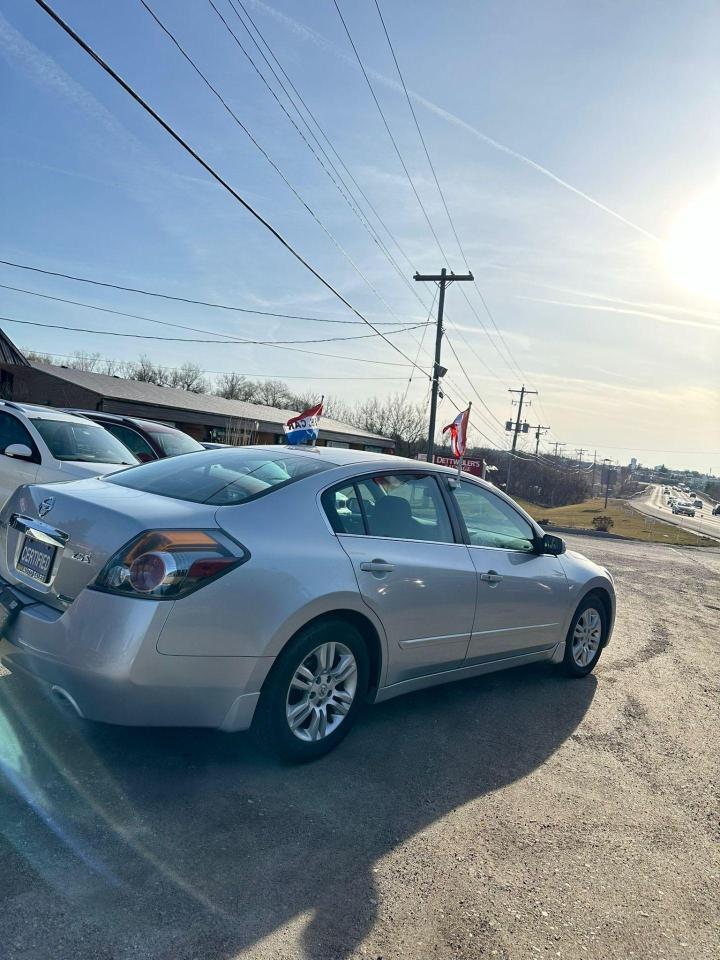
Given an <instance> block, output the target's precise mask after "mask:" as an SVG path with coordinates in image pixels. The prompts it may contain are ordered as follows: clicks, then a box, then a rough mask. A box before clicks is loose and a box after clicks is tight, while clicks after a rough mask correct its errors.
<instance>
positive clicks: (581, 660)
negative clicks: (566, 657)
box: [572, 607, 602, 667]
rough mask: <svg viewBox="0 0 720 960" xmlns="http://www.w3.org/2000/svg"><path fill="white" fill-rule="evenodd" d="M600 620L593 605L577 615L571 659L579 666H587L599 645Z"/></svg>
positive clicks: (600, 636) (600, 635) (600, 633)
mask: <svg viewBox="0 0 720 960" xmlns="http://www.w3.org/2000/svg"><path fill="white" fill-rule="evenodd" d="M601 640H602V620H601V618H600V614H599V613H598V611H597V610H596V609H595V608H594V607H588V608H587V609H586V610H583V612H582V613H581V614H580V616H579V617H578V621H577V623H576V624H575V629H574V630H573V638H572V654H573V660H574V661H575V663H576V664H577V665H578V666H579V667H587V665H588V664H589V663H590V662H591V661H592V659H593V657H594V656H595V654H596V653H597V651H598V648H599V647H600V641H601Z"/></svg>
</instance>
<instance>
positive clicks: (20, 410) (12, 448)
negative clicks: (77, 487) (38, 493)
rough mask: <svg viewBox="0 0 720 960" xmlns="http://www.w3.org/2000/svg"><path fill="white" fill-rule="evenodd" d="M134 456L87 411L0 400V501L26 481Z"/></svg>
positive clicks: (108, 468) (115, 465)
mask: <svg viewBox="0 0 720 960" xmlns="http://www.w3.org/2000/svg"><path fill="white" fill-rule="evenodd" d="M137 462H138V461H137V459H136V458H135V457H134V456H133V454H132V453H130V451H129V450H128V449H127V447H125V446H123V444H122V443H120V441H119V440H116V439H115V437H113V436H112V434H110V433H108V432H107V430H105V429H103V427H99V426H98V425H97V424H95V423H93V422H92V421H91V420H87V419H86V418H85V417H76V416H73V415H72V414H69V413H62V412H61V411H60V410H54V409H53V408H52V407H39V406H34V405H32V404H29V403H15V402H13V401H10V400H0V506H2V505H3V504H4V503H5V501H6V500H7V499H8V497H9V496H10V495H11V494H13V493H14V492H15V490H17V488H18V487H19V486H22V484H24V483H59V482H61V481H63V480H79V479H81V478H82V477H96V476H98V474H101V473H111V472H112V471H113V470H120V469H122V467H124V466H129V465H133V464H136V463H137Z"/></svg>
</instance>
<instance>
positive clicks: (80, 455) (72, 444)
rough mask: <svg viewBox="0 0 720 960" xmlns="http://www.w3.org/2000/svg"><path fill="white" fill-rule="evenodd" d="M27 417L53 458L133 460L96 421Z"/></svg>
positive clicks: (95, 460)
mask: <svg viewBox="0 0 720 960" xmlns="http://www.w3.org/2000/svg"><path fill="white" fill-rule="evenodd" d="M30 419H31V420H32V423H33V426H34V427H35V429H36V430H37V432H38V433H39V434H40V436H41V437H42V438H43V440H44V441H45V443H46V444H47V446H48V449H49V451H50V453H51V454H52V455H53V457H55V459H56V460H70V461H73V460H74V461H82V462H85V463H119V464H134V463H137V461H136V459H135V457H134V456H133V455H132V454H131V453H130V451H129V450H128V449H127V447H125V446H124V445H123V444H122V443H120V441H119V440H117V439H116V438H115V437H113V435H112V434H111V433H108V432H107V430H105V429H104V427H99V426H98V425H97V424H94V423H86V422H84V421H82V420H48V419H46V418H45V417H31V418H30Z"/></svg>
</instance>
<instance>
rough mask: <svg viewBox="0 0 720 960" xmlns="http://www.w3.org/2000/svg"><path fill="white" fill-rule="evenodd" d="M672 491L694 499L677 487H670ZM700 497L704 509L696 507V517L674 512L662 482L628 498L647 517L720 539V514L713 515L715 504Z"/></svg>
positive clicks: (684, 498)
mask: <svg viewBox="0 0 720 960" xmlns="http://www.w3.org/2000/svg"><path fill="white" fill-rule="evenodd" d="M670 491H671V493H672V495H674V496H676V497H679V498H680V499H681V500H692V499H694V498H691V497H688V495H687V494H684V493H681V492H680V491H679V490H678V489H677V488H675V487H670ZM700 499H701V500H702V502H703V508H702V510H700V509H697V508H696V510H695V516H694V517H684V516H682V515H681V514H675V513H673V512H672V510H671V509H670V507H669V506H668V505H667V497H666V496H665V494H664V493H663V487H662V485H661V484H652V485H649V486H648V487H647V489H646V490H645V492H644V493H643V494H641V496H639V497H634V498H633V499H632V500H628V503H629V504H630V506H632V507H634V508H635V509H636V510H637V511H638V512H639V513H642V514H644V515H645V516H646V517H655V518H656V519H658V520H665V521H666V522H667V523H672V524H674V525H675V526H676V527H681V528H682V529H683V530H689V531H690V532H692V533H699V534H702V535H703V536H705V537H714V538H715V539H716V540H718V541H720V516H717V517H714V516H713V515H712V509H713V507H714V506H715V504H714V503H713V502H712V501H708V500H707V499H706V498H705V496H704V495H703V494H701V495H700Z"/></svg>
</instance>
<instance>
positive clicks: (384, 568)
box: [360, 560, 395, 573]
mask: <svg viewBox="0 0 720 960" xmlns="http://www.w3.org/2000/svg"><path fill="white" fill-rule="evenodd" d="M360 569H361V570H363V571H364V572H365V573H392V572H393V570H394V569H395V564H394V563H386V562H385V560H365V561H364V562H363V563H361V564H360Z"/></svg>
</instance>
